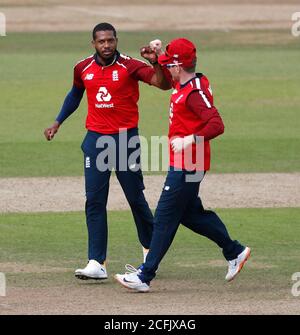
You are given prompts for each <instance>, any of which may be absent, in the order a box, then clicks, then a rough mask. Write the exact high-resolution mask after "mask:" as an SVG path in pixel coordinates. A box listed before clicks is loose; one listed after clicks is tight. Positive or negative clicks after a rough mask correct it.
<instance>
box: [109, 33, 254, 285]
mask: <svg viewBox="0 0 300 335" xmlns="http://www.w3.org/2000/svg"><path fill="white" fill-rule="evenodd" d="M196 59H197V58H196V47H195V46H194V44H193V43H192V42H190V41H189V40H187V39H184V38H179V39H175V40H173V41H171V42H170V43H169V44H168V45H167V47H166V51H165V53H164V54H161V55H160V56H159V58H158V61H159V63H160V64H161V65H163V66H165V67H167V68H168V69H169V71H170V73H171V75H172V78H173V81H174V91H173V93H172V95H171V100H170V120H169V121H170V124H169V145H170V148H169V152H170V168H169V171H168V174H167V178H166V181H165V184H164V188H163V191H162V194H161V196H160V199H159V202H158V205H157V208H156V212H155V215H154V230H153V235H152V241H151V244H150V250H149V253H148V255H147V257H146V262H144V263H143V264H142V265H141V266H140V267H139V268H138V269H135V268H134V267H133V266H130V265H127V266H125V267H126V269H127V270H128V271H129V272H127V273H125V274H117V275H115V278H116V280H117V281H118V282H119V283H120V284H122V285H123V286H125V287H126V288H129V289H133V290H135V291H139V292H147V291H149V289H150V282H151V280H152V279H153V278H154V277H155V274H156V270H157V269H158V266H159V264H160V262H161V260H162V258H163V257H164V255H165V254H166V252H167V250H168V249H169V247H170V245H171V243H172V241H173V238H174V236H175V234H176V231H177V229H178V226H179V224H180V223H182V224H183V225H184V226H186V227H188V228H189V229H191V230H193V231H194V232H196V233H198V234H200V235H203V236H206V237H207V238H209V239H210V240H212V241H214V242H215V243H216V244H217V245H218V246H219V247H220V248H221V249H222V251H223V255H224V257H225V258H226V260H227V261H228V272H227V274H226V277H225V279H226V280H227V281H231V280H233V279H234V278H235V277H236V275H237V274H238V273H239V272H240V270H241V269H242V267H243V265H244V264H245V262H246V261H247V259H248V258H249V256H250V248H248V247H245V246H243V245H241V244H240V243H239V242H238V241H233V240H232V239H231V238H230V236H229V234H228V232H227V229H226V227H225V225H224V224H223V222H222V221H221V219H220V218H219V217H218V216H217V214H216V213H214V212H213V211H209V210H205V209H204V208H203V206H202V202H201V200H200V198H199V196H198V192H199V187H200V183H201V180H202V179H203V177H204V175H205V172H206V171H208V170H209V168H210V145H209V141H210V140H212V139H213V138H215V137H217V136H219V135H221V134H222V133H223V132H224V125H223V122H222V119H221V117H220V115H219V113H218V110H217V109H216V108H215V106H214V102H213V94H212V90H211V88H210V85H209V81H208V79H207V78H206V77H205V76H204V75H203V74H201V73H195V67H196ZM199 151H201V152H200V154H201V153H202V157H203V159H200V160H199V159H196V156H197V154H199ZM187 152H191V159H192V162H191V163H190V164H189V161H188V160H186V159H185V155H186V153H187ZM192 163H193V164H194V163H195V164H194V165H193V164H192Z"/></svg>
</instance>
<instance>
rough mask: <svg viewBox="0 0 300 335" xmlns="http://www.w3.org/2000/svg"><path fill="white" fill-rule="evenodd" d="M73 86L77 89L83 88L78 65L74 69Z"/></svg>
mask: <svg viewBox="0 0 300 335" xmlns="http://www.w3.org/2000/svg"><path fill="white" fill-rule="evenodd" d="M73 85H74V86H75V87H77V88H84V83H83V81H82V78H81V66H80V64H77V65H75V67H74V77H73Z"/></svg>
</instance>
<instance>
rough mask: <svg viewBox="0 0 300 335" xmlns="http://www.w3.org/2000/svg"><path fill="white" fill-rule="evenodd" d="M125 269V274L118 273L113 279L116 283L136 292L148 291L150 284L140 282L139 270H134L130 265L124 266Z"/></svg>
mask: <svg viewBox="0 0 300 335" xmlns="http://www.w3.org/2000/svg"><path fill="white" fill-rule="evenodd" d="M125 268H126V270H128V272H125V274H119V273H118V274H116V275H115V279H116V280H117V282H118V283H120V284H121V285H123V286H124V287H126V288H128V289H130V290H133V291H137V292H148V291H149V290H150V284H149V283H145V282H142V281H141V279H140V278H139V274H140V273H141V272H142V271H141V270H140V269H136V268H135V267H133V266H132V265H130V264H126V265H125Z"/></svg>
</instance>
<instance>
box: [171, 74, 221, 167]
mask: <svg viewBox="0 0 300 335" xmlns="http://www.w3.org/2000/svg"><path fill="white" fill-rule="evenodd" d="M195 92H196V93H195ZM195 99H198V101H197V100H195ZM195 102H196V103H197V108H198V109H197V112H195V111H196V110H193V108H192V106H191V104H192V103H195ZM199 109H200V110H199ZM169 120H170V125H169V139H170V142H171V141H172V139H174V138H176V137H184V136H188V135H191V134H195V135H198V136H203V137H204V143H203V141H202V143H200V144H193V145H192V146H191V147H190V148H187V149H186V150H184V151H182V152H179V153H174V151H173V150H172V149H171V146H169V152H170V166H173V167H177V168H180V169H186V170H195V169H196V170H201V171H203V170H204V171H206V170H209V168H210V144H209V139H211V138H213V137H216V136H218V135H219V134H220V133H222V132H223V131H224V126H223V122H222V119H221V118H220V115H219V113H218V111H217V109H216V108H215V107H214V105H213V95H212V91H211V88H210V85H209V81H208V79H207V78H206V77H205V76H204V75H202V74H197V77H195V78H193V79H192V80H190V81H189V82H187V83H186V84H185V85H183V86H181V85H180V83H179V82H178V83H176V84H175V89H174V91H173V93H172V96H171V101H170V118H169Z"/></svg>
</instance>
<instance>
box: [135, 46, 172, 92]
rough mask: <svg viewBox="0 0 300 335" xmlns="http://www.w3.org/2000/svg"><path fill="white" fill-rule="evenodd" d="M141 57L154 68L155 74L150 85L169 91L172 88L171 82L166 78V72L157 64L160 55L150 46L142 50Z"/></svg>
mask: <svg viewBox="0 0 300 335" xmlns="http://www.w3.org/2000/svg"><path fill="white" fill-rule="evenodd" d="M140 52H141V56H142V57H143V58H145V59H147V60H148V61H149V62H150V63H151V64H152V66H153V68H154V70H155V73H154V75H153V77H152V78H151V82H150V84H151V85H153V86H156V87H158V88H160V89H162V90H169V89H170V88H172V83H171V81H170V80H169V79H168V78H167V77H166V75H165V73H164V70H163V68H162V66H161V65H160V64H158V63H157V58H158V55H157V53H156V51H155V50H153V49H151V48H150V47H149V46H146V47H143V48H141V50H140Z"/></svg>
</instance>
